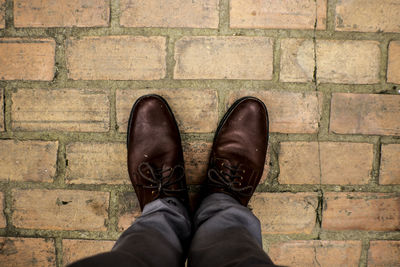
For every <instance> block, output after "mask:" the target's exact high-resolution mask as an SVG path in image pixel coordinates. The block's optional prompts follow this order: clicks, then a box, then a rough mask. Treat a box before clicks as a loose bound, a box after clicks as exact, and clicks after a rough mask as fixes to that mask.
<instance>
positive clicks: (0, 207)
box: [0, 192, 7, 228]
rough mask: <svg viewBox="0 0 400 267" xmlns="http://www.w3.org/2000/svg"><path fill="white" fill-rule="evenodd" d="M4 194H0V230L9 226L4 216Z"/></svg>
mask: <svg viewBox="0 0 400 267" xmlns="http://www.w3.org/2000/svg"><path fill="white" fill-rule="evenodd" d="M4 205H5V204H4V193H3V192H0V228H5V227H6V226H7V222H6V217H5V216H4Z"/></svg>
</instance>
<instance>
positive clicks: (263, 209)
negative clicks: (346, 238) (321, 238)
mask: <svg viewBox="0 0 400 267" xmlns="http://www.w3.org/2000/svg"><path fill="white" fill-rule="evenodd" d="M250 206H251V208H252V209H253V212H254V214H255V215H256V216H257V218H259V219H260V221H261V231H262V233H265V234H266V233H269V234H295V233H305V234H310V233H311V232H312V230H313V229H314V226H315V221H316V212H315V210H316V208H317V206H318V200H317V194H316V193H296V194H293V193H256V194H255V195H254V196H253V198H252V199H251V202H250Z"/></svg>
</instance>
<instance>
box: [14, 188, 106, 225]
mask: <svg viewBox="0 0 400 267" xmlns="http://www.w3.org/2000/svg"><path fill="white" fill-rule="evenodd" d="M12 195H13V204H12V205H13V208H14V212H13V215H12V220H13V224H14V226H15V227H17V228H25V229H49V230H88V231H106V230H107V226H106V223H107V220H108V203H109V193H107V192H94V191H83V190H58V189H56V190H46V189H29V190H21V189H16V190H13V192H12ZM39 200H40V201H39Z"/></svg>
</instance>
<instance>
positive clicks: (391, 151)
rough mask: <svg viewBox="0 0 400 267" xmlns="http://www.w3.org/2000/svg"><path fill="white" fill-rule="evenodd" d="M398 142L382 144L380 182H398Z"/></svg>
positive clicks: (399, 171) (399, 147)
mask: <svg viewBox="0 0 400 267" xmlns="http://www.w3.org/2000/svg"><path fill="white" fill-rule="evenodd" d="M399 158H400V144H389V145H382V153H381V169H380V172H379V183H380V184H400V165H399V162H398V159H399Z"/></svg>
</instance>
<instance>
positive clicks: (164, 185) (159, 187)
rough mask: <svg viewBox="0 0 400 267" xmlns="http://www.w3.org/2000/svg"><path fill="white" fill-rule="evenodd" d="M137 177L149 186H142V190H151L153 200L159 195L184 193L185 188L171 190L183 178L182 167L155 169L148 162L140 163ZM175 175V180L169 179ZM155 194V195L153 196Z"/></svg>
mask: <svg viewBox="0 0 400 267" xmlns="http://www.w3.org/2000/svg"><path fill="white" fill-rule="evenodd" d="M138 172H139V175H140V176H141V177H142V178H143V179H144V180H146V181H148V182H150V184H151V185H144V186H143V188H145V189H151V190H152V194H153V197H154V198H158V197H159V196H161V195H165V196H173V194H174V193H179V192H184V191H186V189H185V188H172V187H173V185H175V184H178V183H180V182H181V181H182V180H183V179H184V178H185V171H184V167H183V166H182V165H176V166H174V167H170V168H165V169H157V168H154V167H153V166H151V165H150V163H148V162H142V163H141V164H140V165H139V167H138ZM174 175H176V178H175V179H171V178H172V177H173V176H174ZM155 193H157V194H156V195H154V194H155Z"/></svg>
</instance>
